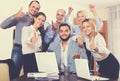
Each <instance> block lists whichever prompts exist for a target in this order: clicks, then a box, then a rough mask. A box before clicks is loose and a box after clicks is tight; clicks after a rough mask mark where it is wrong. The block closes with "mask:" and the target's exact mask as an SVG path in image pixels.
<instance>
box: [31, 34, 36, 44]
mask: <svg viewBox="0 0 120 81" xmlns="http://www.w3.org/2000/svg"><path fill="white" fill-rule="evenodd" d="M37 40H38V38H37V36H36V32H34V35H33V37H32V39H31V42H32V43H36V42H37Z"/></svg>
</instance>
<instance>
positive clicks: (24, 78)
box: [12, 76, 88, 81]
mask: <svg viewBox="0 0 120 81" xmlns="http://www.w3.org/2000/svg"><path fill="white" fill-rule="evenodd" d="M12 81H59V80H56V79H53V80H51V79H49V78H48V79H46V78H45V79H44V80H35V78H28V77H27V76H21V77H19V78H16V79H14V80H12ZM78 81H88V80H85V79H82V78H79V80H78Z"/></svg>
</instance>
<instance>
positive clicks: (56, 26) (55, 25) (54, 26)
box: [52, 21, 59, 31]
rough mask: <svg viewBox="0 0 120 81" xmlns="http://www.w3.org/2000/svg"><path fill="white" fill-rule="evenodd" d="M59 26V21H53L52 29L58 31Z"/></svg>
mask: <svg viewBox="0 0 120 81" xmlns="http://www.w3.org/2000/svg"><path fill="white" fill-rule="evenodd" d="M58 26H59V25H58V23H57V22H53V21H52V30H53V31H56V30H57V29H58Z"/></svg>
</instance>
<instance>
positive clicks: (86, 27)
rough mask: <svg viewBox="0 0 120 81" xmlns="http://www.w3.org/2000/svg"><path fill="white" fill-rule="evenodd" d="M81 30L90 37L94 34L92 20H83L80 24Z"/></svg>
mask: <svg viewBox="0 0 120 81" xmlns="http://www.w3.org/2000/svg"><path fill="white" fill-rule="evenodd" d="M81 30H82V31H83V32H84V33H85V34H86V35H87V36H90V35H92V34H93V33H94V32H95V25H94V22H93V21H92V20H88V19H86V20H84V21H83V23H82V28H81Z"/></svg>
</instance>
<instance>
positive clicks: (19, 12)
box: [14, 8, 24, 18]
mask: <svg viewBox="0 0 120 81" xmlns="http://www.w3.org/2000/svg"><path fill="white" fill-rule="evenodd" d="M23 16H24V12H23V11H22V8H20V10H19V11H18V12H17V13H16V14H15V15H14V17H15V18H22V17H23Z"/></svg>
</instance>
